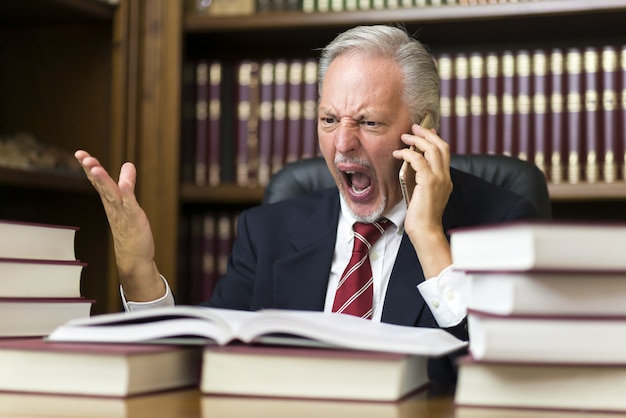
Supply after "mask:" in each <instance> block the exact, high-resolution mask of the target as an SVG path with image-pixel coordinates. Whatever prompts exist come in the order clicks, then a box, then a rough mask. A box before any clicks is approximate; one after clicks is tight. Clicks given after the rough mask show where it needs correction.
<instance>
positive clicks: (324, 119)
mask: <svg viewBox="0 0 626 418" xmlns="http://www.w3.org/2000/svg"><path fill="white" fill-rule="evenodd" d="M320 122H322V123H323V124H326V125H332V124H333V123H335V122H336V119H335V118H330V117H324V116H322V117H320Z"/></svg>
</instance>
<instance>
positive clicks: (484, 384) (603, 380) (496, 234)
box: [451, 222, 626, 417]
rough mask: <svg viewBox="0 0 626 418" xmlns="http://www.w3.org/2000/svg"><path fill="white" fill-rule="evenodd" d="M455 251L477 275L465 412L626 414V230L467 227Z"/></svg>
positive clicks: (459, 396) (462, 374) (462, 392)
mask: <svg viewBox="0 0 626 418" xmlns="http://www.w3.org/2000/svg"><path fill="white" fill-rule="evenodd" d="M451 249H452V257H453V262H454V264H455V267H456V268H457V269H460V270H464V271H466V272H468V273H470V274H471V287H470V289H471V290H470V298H469V305H468V331H469V335H470V342H469V355H468V356H466V357H464V358H462V360H461V361H460V364H459V381H458V386H457V391H456V394H455V403H456V406H457V414H458V415H457V416H459V417H462V416H467V417H470V416H481V414H482V413H484V412H485V411H491V412H490V414H492V413H493V412H494V411H498V412H499V413H500V414H502V415H501V416H508V415H507V414H511V413H515V414H517V413H519V412H520V411H522V412H524V411H525V412H529V413H530V412H533V413H534V412H541V413H546V412H550V411H553V412H554V411H561V412H563V411H565V412H572V413H574V412H576V413H579V412H581V411H585V413H606V414H610V413H624V412H626V398H625V397H624V396H623V395H624V393H623V387H624V385H626V337H625V336H626V304H625V303H624V300H626V224H582V223H572V222H569V223H542V222H535V223H533V222H530V223H524V222H520V223H509V224H501V225H496V226H486V227H478V228H464V229H458V230H456V231H453V232H452V234H451ZM483 416H486V415H483ZM490 416H493V415H490Z"/></svg>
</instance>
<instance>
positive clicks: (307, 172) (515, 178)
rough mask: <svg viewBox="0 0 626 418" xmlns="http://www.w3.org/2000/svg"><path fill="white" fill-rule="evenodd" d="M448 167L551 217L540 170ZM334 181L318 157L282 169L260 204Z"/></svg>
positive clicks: (507, 160) (502, 163)
mask: <svg viewBox="0 0 626 418" xmlns="http://www.w3.org/2000/svg"><path fill="white" fill-rule="evenodd" d="M450 165H451V166H452V167H454V168H456V169H458V170H461V171H465V172H467V173H471V174H473V175H475V176H478V177H481V178H483V179H485V180H487V181H488V182H490V183H494V184H497V185H499V186H502V187H504V188H506V189H509V190H511V191H513V192H515V193H517V194H519V195H521V196H524V197H526V198H527V199H528V200H530V202H532V204H533V205H534V206H535V207H536V208H537V212H538V213H539V216H540V217H541V218H543V219H550V218H551V217H552V206H551V204H550V195H549V194H548V185H547V183H546V179H545V176H544V174H543V173H542V172H541V170H539V168H538V167H537V166H536V165H534V164H532V163H530V162H528V161H524V160H520V159H518V158H515V157H509V156H506V155H495V154H458V155H452V157H451V161H450ZM334 185H335V181H334V179H333V177H332V176H331V174H330V173H329V171H328V168H327V167H326V162H325V161H324V159H323V158H321V157H315V158H308V159H303V160H300V161H295V162H292V163H289V164H286V165H285V166H283V168H282V169H281V170H280V171H278V172H277V173H276V174H274V175H273V176H272V178H271V179H270V182H269V184H268V185H267V187H266V188H265V195H264V196H263V203H264V204H266V203H272V202H277V201H279V200H283V199H286V198H290V197H295V196H299V195H302V194H306V193H309V192H311V191H314V190H319V189H322V188H327V187H332V186H334Z"/></svg>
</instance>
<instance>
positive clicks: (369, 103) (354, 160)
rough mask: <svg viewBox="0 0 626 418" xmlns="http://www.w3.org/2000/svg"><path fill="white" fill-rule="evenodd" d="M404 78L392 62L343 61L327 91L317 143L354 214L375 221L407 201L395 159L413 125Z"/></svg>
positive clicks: (331, 75)
mask: <svg viewBox="0 0 626 418" xmlns="http://www.w3.org/2000/svg"><path fill="white" fill-rule="evenodd" d="M402 87H403V78H402V74H401V72H400V69H399V68H398V67H397V65H396V64H395V63H393V62H392V61H391V60H389V59H385V58H379V57H375V58H373V57H367V56H364V55H360V54H357V55H354V56H340V57H339V58H337V59H335V60H334V61H333V62H332V64H331V65H330V66H329V68H328V71H327V73H326V77H325V79H324V84H323V87H322V92H321V97H320V106H319V114H318V115H319V120H318V128H317V130H318V137H319V141H320V149H321V151H322V154H323V155H324V158H325V160H326V164H327V165H328V168H329V169H330V172H331V173H332V174H333V176H334V178H335V182H336V183H337V187H338V188H339V191H340V192H341V193H342V195H343V196H344V198H345V200H346V202H347V203H348V206H349V207H350V209H351V211H352V212H353V214H354V215H355V216H356V217H357V218H358V219H361V220H364V221H369V222H371V221H373V220H375V219H376V218H379V217H380V216H382V215H383V214H384V213H386V212H387V210H388V209H390V208H391V207H393V206H394V205H395V204H396V203H398V201H400V199H401V198H402V193H401V191H400V183H399V181H398V171H399V170H400V165H401V164H402V162H401V161H399V160H396V159H395V158H393V156H392V155H391V153H392V151H394V150H396V149H399V148H401V147H403V146H404V145H403V143H402V142H401V141H400V136H401V135H402V134H404V133H408V132H410V128H411V120H410V118H409V114H408V111H407V108H406V106H405V105H404V103H403V101H402Z"/></svg>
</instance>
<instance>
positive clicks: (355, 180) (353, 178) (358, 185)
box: [343, 171, 372, 196]
mask: <svg viewBox="0 0 626 418" xmlns="http://www.w3.org/2000/svg"><path fill="white" fill-rule="evenodd" d="M343 173H344V177H345V179H346V184H347V185H348V188H349V189H350V191H351V192H352V193H354V194H355V195H357V196H361V195H363V194H365V193H367V191H368V190H369V188H370V186H371V185H372V179H371V177H370V176H369V175H368V174H366V173H363V172H360V171H344V172H343Z"/></svg>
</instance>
